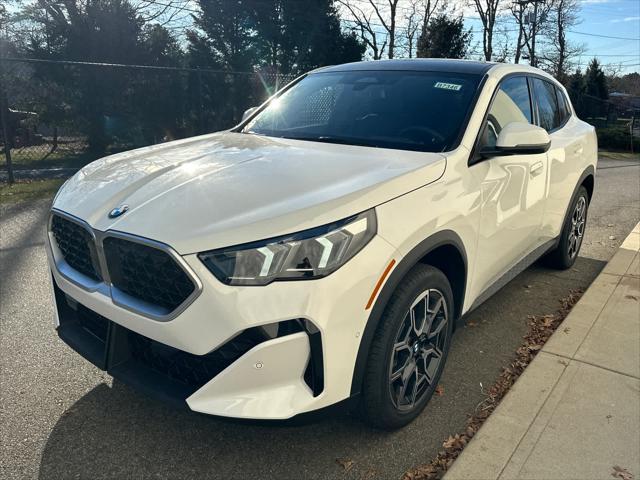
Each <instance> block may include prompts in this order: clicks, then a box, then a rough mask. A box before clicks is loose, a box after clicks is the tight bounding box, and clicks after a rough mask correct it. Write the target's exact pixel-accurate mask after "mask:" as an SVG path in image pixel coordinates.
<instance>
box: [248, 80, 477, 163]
mask: <svg viewBox="0 0 640 480" xmlns="http://www.w3.org/2000/svg"><path fill="white" fill-rule="evenodd" d="M479 82H480V76H478V75H466V74H453V73H446V72H413V71H350V72H327V73H322V72H318V73H314V74H311V75H309V76H307V77H305V78H304V79H302V80H301V81H300V82H298V83H297V84H295V85H294V86H293V87H292V88H290V89H289V90H287V91H286V92H284V93H283V94H282V95H281V96H280V97H277V98H275V99H274V100H272V101H271V103H270V104H269V106H268V107H267V108H266V109H265V110H263V111H262V112H261V113H260V114H258V115H257V116H256V117H255V118H254V119H253V120H252V121H251V122H250V123H249V124H247V125H246V126H245V127H244V129H243V132H244V133H253V134H259V135H267V136H273V137H283V138H293V139H302V140H312V141H319V142H329V143H343V144H351V145H366V146H375V147H383V148H399V149H406V150H418V151H428V152H439V151H445V150H450V149H451V148H453V147H454V146H455V144H456V142H457V140H458V137H459V136H460V133H461V131H462V129H463V128H464V127H465V120H466V117H467V113H468V112H469V110H470V108H471V107H472V103H473V99H474V98H475V93H476V90H477V88H478V84H479Z"/></svg>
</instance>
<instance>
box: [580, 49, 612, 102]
mask: <svg viewBox="0 0 640 480" xmlns="http://www.w3.org/2000/svg"><path fill="white" fill-rule="evenodd" d="M585 82H586V93H587V95H591V96H594V97H597V98H600V99H602V100H607V99H608V98H609V90H608V87H607V78H606V76H605V74H604V71H603V70H602V67H601V66H600V62H598V59H597V58H594V59H592V60H591V62H590V63H589V67H587V71H586V73H585Z"/></svg>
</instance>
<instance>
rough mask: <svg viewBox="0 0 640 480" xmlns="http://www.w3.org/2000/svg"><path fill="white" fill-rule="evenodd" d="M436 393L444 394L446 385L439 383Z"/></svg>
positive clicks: (438, 394)
mask: <svg viewBox="0 0 640 480" xmlns="http://www.w3.org/2000/svg"><path fill="white" fill-rule="evenodd" d="M435 393H436V395H437V396H439V397H441V396H443V395H444V387H443V386H442V385H438V386H437V387H436V390H435Z"/></svg>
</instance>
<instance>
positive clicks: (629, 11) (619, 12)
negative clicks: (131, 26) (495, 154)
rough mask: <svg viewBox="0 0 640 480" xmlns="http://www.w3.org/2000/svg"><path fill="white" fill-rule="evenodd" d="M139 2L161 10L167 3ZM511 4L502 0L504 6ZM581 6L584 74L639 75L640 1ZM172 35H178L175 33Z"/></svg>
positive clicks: (185, 15) (191, 8)
mask: <svg viewBox="0 0 640 480" xmlns="http://www.w3.org/2000/svg"><path fill="white" fill-rule="evenodd" d="M140 1H141V2H147V3H148V4H150V5H154V4H155V7H159V6H160V5H162V4H164V2H166V1H167V0H140ZM229 1H234V0H229ZM350 1H354V2H358V5H359V6H362V7H363V8H366V7H367V5H368V0H350ZM510 1H511V0H503V2H504V4H505V5H506V4H508V3H509V2H510ZM374 2H375V3H377V4H378V5H383V4H386V3H387V0H374ZM336 3H337V2H336ZM450 3H457V4H459V5H465V4H466V5H467V6H465V7H462V8H460V9H459V11H461V12H462V13H463V17H464V20H465V25H466V26H467V27H468V28H472V30H473V32H474V36H473V37H474V39H473V42H472V48H473V49H474V52H477V54H478V55H475V57H479V53H480V52H481V51H482V44H481V41H482V36H481V32H482V24H481V22H480V19H479V18H478V16H477V13H476V12H475V11H474V9H473V7H470V6H469V5H470V4H471V3H472V0H450ZM579 3H580V13H579V18H580V23H579V24H578V25H576V26H574V27H573V28H572V29H571V31H570V32H569V33H568V39H569V41H570V42H573V43H576V44H580V45H582V46H583V47H584V53H583V54H582V55H581V56H580V57H579V58H578V59H577V60H576V63H577V66H579V67H580V68H581V69H583V70H584V69H585V67H586V66H587V64H588V63H589V61H590V60H591V59H592V58H593V57H594V56H595V57H598V59H599V60H600V62H601V63H602V64H603V65H604V66H607V65H610V66H611V67H612V68H614V67H615V68H614V69H615V70H616V73H621V74H625V73H630V72H640V0H579ZM176 4H178V5H180V6H181V10H179V11H178V12H177V13H178V15H176V18H177V19H178V21H179V24H180V25H179V28H178V29H179V30H184V28H188V27H190V26H191V14H192V13H194V12H197V11H198V2H197V1H196V0H178V1H176ZM407 5H408V1H405V0H401V1H400V8H405V9H406V7H407ZM152 8H153V7H152ZM14 9H15V10H17V8H16V7H15V6H14V8H11V3H10V11H11V10H14ZM15 10H14V11H15ZM405 12H406V10H405ZM342 13H343V18H344V19H345V23H344V25H345V27H347V26H349V25H353V24H352V23H351V24H350V23H348V21H349V14H348V12H346V11H345V9H342ZM499 23H501V24H502V25H503V26H504V28H505V29H506V30H509V31H510V33H507V35H509V36H511V37H512V42H511V44H512V45H513V43H515V42H514V41H513V40H515V36H516V35H517V33H515V32H514V30H515V29H516V25H515V22H514V21H513V20H512V19H511V15H510V14H505V15H503V16H502V17H501V19H500V21H499ZM174 26H175V24H174ZM400 28H402V27H400ZM173 31H174V32H176V30H175V29H174V30H173ZM516 32H517V30H516ZM177 33H179V32H177ZM497 37H498V38H497V40H496V43H495V44H494V50H498V49H499V45H498V42H499V41H500V35H498V36H497ZM503 38H504V37H503Z"/></svg>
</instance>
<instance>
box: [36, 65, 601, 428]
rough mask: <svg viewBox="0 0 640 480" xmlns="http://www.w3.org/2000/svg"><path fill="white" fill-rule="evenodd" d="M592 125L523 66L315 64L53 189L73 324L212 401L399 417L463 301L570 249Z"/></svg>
mask: <svg viewBox="0 0 640 480" xmlns="http://www.w3.org/2000/svg"><path fill="white" fill-rule="evenodd" d="M596 159H597V145H596V137H595V134H594V129H593V127H591V126H590V125H588V124H586V123H584V122H582V121H581V120H579V119H578V118H577V117H576V115H575V113H574V112H573V109H572V107H571V104H570V102H569V100H568V97H567V93H566V91H565V89H564V88H563V87H562V86H561V85H560V84H559V83H558V82H556V81H555V80H554V79H553V78H552V77H550V76H549V75H547V74H545V73H544V72H542V71H540V70H537V69H534V68H529V67H525V66H520V65H505V64H492V63H480V62H470V61H457V60H397V61H378V62H361V63H354V64H348V65H341V66H337V67H329V68H324V69H320V70H316V71H314V72H311V73H309V74H308V75H304V76H303V77H301V78H300V79H298V80H296V81H295V82H293V83H292V84H291V85H289V86H287V87H286V88H285V89H283V90H282V91H281V92H279V93H278V94H277V95H275V96H274V97H273V98H271V99H270V100H269V101H268V102H266V103H265V104H264V105H262V106H261V107H259V108H257V109H254V110H252V111H251V112H249V113H248V115H247V116H246V118H245V120H243V122H242V123H241V124H240V125H239V126H238V127H236V128H233V129H231V130H228V131H224V132H220V133H214V134H209V135H204V136H201V137H197V138H189V139H186V140H180V141H176V142H171V143H167V144H164V145H156V146H153V147H148V148H143V149H140V150H136V151H131V152H126V153H121V154H117V155H113V156H110V157H107V158H104V159H101V160H98V161H96V162H94V163H92V164H90V165H88V166H87V167H85V168H83V169H82V170H81V171H80V172H78V173H77V174H76V175H75V176H74V177H73V178H71V179H70V180H69V181H68V182H67V183H66V184H65V185H64V186H63V187H62V188H61V190H60V192H59V193H58V195H57V196H56V198H55V200H54V203H53V208H52V212H51V217H50V221H49V223H48V234H49V242H48V255H49V262H50V265H51V270H52V276H53V289H54V293H55V301H56V305H57V312H58V316H57V330H58V333H59V336H60V337H61V338H62V339H63V340H64V341H65V342H66V343H67V344H69V345H70V346H71V347H72V348H73V349H75V350H76V351H78V352H79V353H80V354H81V355H82V356H84V357H85V358H87V359H88V360H90V361H91V362H93V363H94V364H95V365H97V366H98V367H100V368H101V369H104V370H106V371H108V372H109V373H110V374H111V375H113V377H115V378H116V379H120V380H121V381H122V382H124V383H127V384H130V385H134V386H135V387H137V388H139V389H141V390H142V391H145V392H147V393H150V394H152V395H155V396H156V397H160V398H162V399H164V400H168V401H172V402H174V403H176V404H178V405H182V406H184V407H188V408H189V409H191V410H194V411H197V412H203V413H207V414H212V415H219V416H225V417H237V418H245V419H279V420H282V419H290V418H292V417H296V416H300V415H303V414H309V413H311V412H317V411H324V409H325V408H326V407H330V406H335V405H337V404H340V405H348V406H353V405H356V406H357V408H358V410H359V411H360V412H361V413H363V414H364V416H365V417H366V418H367V419H368V421H369V422H371V423H372V424H374V425H376V426H378V427H382V428H397V427H400V426H402V425H405V424H406V423H408V422H410V421H411V420H412V419H413V418H415V417H416V416H417V415H418V414H419V413H420V411H421V410H422V409H423V408H424V406H425V404H426V403H427V402H428V400H429V398H430V397H431V395H432V394H433V391H434V389H435V388H436V386H437V383H438V380H439V377H440V374H441V372H442V369H443V366H444V363H445V359H446V357H447V352H448V350H449V345H450V342H451V336H452V333H453V331H454V330H455V328H456V326H459V325H461V324H462V323H463V318H464V315H465V314H466V313H468V312H470V311H471V310H473V309H474V308H475V307H476V306H478V305H479V304H480V303H482V302H483V301H484V300H486V299H487V298H488V297H489V296H490V295H491V294H493V293H494V292H496V290H498V289H499V288H500V287H501V286H502V285H504V284H505V283H506V282H507V281H508V280H509V279H511V278H513V277H514V275H516V274H517V273H518V272H520V271H522V270H523V269H524V268H526V267H527V266H528V265H530V264H531V263H532V262H533V261H535V260H536V259H537V258H539V257H541V256H542V255H545V254H546V255H547V258H548V259H549V261H550V262H551V263H552V264H554V265H555V266H557V267H559V268H568V267H570V266H571V265H572V264H573V262H574V260H575V259H576V256H577V254H578V251H579V249H580V245H581V242H582V237H583V234H584V228H585V221H586V215H587V207H588V205H589V200H590V198H591V195H592V193H593V188H594V173H595V168H596Z"/></svg>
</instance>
